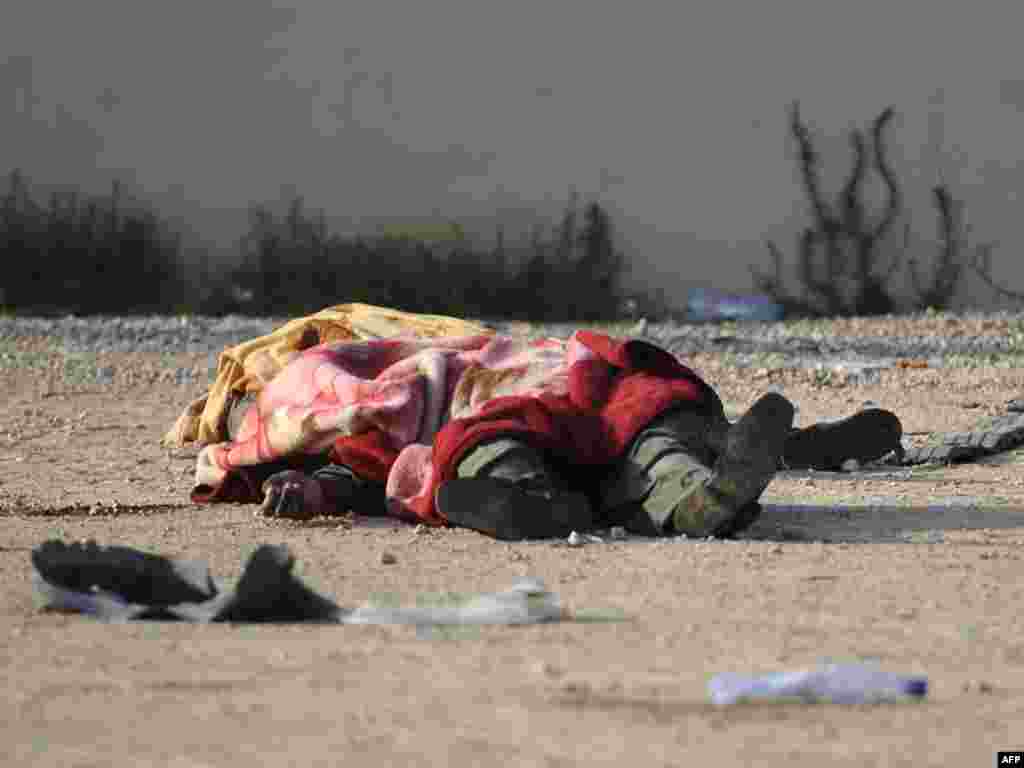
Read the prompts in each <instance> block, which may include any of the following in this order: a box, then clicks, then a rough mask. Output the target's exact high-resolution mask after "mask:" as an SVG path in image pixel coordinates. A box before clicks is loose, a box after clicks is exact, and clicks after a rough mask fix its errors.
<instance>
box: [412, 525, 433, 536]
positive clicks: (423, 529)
mask: <svg viewBox="0 0 1024 768" xmlns="http://www.w3.org/2000/svg"><path fill="white" fill-rule="evenodd" d="M412 532H413V534H414V535H416V536H425V535H426V534H427V533H429V531H428V530H427V526H425V525H424V524H423V523H420V524H419V525H417V526H416V527H415V528H413V529H412Z"/></svg>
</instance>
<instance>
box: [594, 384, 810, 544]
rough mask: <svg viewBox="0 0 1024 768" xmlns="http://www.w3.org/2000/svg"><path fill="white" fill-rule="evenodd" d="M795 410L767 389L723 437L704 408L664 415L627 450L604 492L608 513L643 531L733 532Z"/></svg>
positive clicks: (743, 523)
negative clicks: (766, 392) (766, 393)
mask: <svg viewBox="0 0 1024 768" xmlns="http://www.w3.org/2000/svg"><path fill="white" fill-rule="evenodd" d="M793 413H794V409H793V406H792V404H791V403H790V402H789V401H788V400H786V399H785V398H784V397H782V396H781V395H776V394H769V395H765V396H764V397H762V398H761V399H760V400H759V401H758V402H757V403H755V404H754V406H753V407H752V408H751V409H750V411H748V412H747V413H746V414H745V415H744V416H743V418H741V419H740V420H739V421H738V422H737V423H736V424H733V425H732V426H731V427H729V428H728V431H727V432H725V434H724V437H721V436H719V435H718V434H717V433H718V432H719V428H720V427H721V424H720V420H719V419H718V418H716V417H715V414H712V413H709V412H708V411H707V410H706V409H703V410H702V409H695V408H686V409H680V410H676V411H672V412H670V413H668V414H665V415H664V416H662V417H660V418H659V419H657V420H655V422H653V423H652V424H651V425H650V426H649V427H648V428H646V429H644V430H643V431H642V432H641V433H640V434H639V435H638V436H637V437H636V438H635V439H634V441H633V443H632V445H631V446H630V448H629V449H628V450H627V453H626V456H625V457H624V459H623V461H622V463H621V465H620V468H619V472H618V473H617V474H616V475H614V476H613V478H612V481H611V482H610V483H609V485H608V486H607V487H606V490H605V504H606V509H607V513H606V516H607V517H608V518H609V519H610V520H611V521H612V522H618V523H620V524H623V525H625V526H626V528H627V529H628V530H630V531H632V532H633V533H638V534H642V535H666V534H683V533H684V534H686V535H688V536H695V537H703V536H711V535H714V536H728V535H733V534H734V533H737V532H738V531H740V530H742V529H743V528H745V527H747V526H749V525H750V524H751V523H752V522H753V521H754V520H755V519H756V517H757V515H758V513H759V512H760V507H759V506H758V504H757V499H758V497H759V496H760V495H761V493H763V492H764V489H765V488H766V487H767V486H768V483H769V482H771V480H772V477H774V475H775V471H776V468H777V467H778V464H779V459H780V456H781V455H782V450H783V445H784V443H785V439H786V436H787V435H788V434H789V431H790V428H791V426H792V423H793ZM719 437H721V440H720V442H721V443H722V445H721V448H720V451H719V450H717V448H718V446H717V445H715V444H716V443H717V442H719V440H718V439H717V438H719Z"/></svg>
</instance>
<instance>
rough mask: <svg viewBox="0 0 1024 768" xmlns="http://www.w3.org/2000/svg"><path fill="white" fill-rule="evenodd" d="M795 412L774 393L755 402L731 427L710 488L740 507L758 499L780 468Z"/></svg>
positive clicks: (787, 401)
mask: <svg viewBox="0 0 1024 768" xmlns="http://www.w3.org/2000/svg"><path fill="white" fill-rule="evenodd" d="M794 415H795V409H794V408H793V404H792V403H791V402H789V400H787V399H786V398H784V397H783V396H782V395H779V394H776V393H774V392H773V393H769V394H767V395H764V396H763V397H761V398H760V399H759V400H758V401H757V402H756V403H754V405H752V406H751V408H750V410H749V411H747V412H746V413H745V414H744V415H743V417H742V418H741V419H740V420H739V421H738V422H736V423H735V424H734V425H733V426H732V428H731V429H730V430H729V434H728V436H727V438H726V445H725V451H724V452H723V453H722V455H721V456H720V457H719V458H718V461H716V462H715V467H714V475H713V479H712V481H711V487H712V488H714V489H716V490H718V491H719V492H721V493H725V494H726V495H728V496H731V497H732V498H733V500H734V501H735V503H737V504H739V505H740V506H745V505H746V504H748V503H749V502H751V501H755V500H756V499H757V497H758V496H760V495H761V493H762V492H763V490H764V487H765V486H767V485H768V483H769V482H771V479H772V477H773V476H774V475H775V473H776V471H777V470H778V467H779V461H780V459H781V458H782V454H783V449H784V446H785V442H786V438H787V437H788V436H789V434H790V430H791V429H792V426H793V417H794Z"/></svg>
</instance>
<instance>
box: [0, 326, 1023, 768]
mask: <svg viewBox="0 0 1024 768" xmlns="http://www.w3.org/2000/svg"><path fill="white" fill-rule="evenodd" d="M23 346H24V348H25V350H28V348H29V347H32V348H33V349H32V350H31V351H35V352H39V353H41V354H43V355H44V356H45V354H46V349H45V345H42V346H38V345H33V344H28V343H27V342H26V344H25V345H23ZM37 347H38V348H37ZM23 351H24V350H23ZM692 362H694V363H695V364H696V366H697V367H698V368H700V369H701V370H702V371H703V372H704V373H705V375H706V376H707V377H708V379H709V380H710V381H711V382H712V383H713V384H714V385H715V386H716V387H718V388H719V390H720V392H721V393H722V396H723V399H724V400H725V401H726V403H727V405H728V406H729V408H730V409H731V410H733V411H734V412H736V413H738V412H741V411H742V410H743V409H744V408H745V407H747V406H748V405H749V404H750V403H752V402H753V400H754V399H755V398H756V397H757V396H758V395H759V394H761V393H762V392H764V391H765V390H767V389H768V388H770V387H776V388H780V389H781V390H782V391H783V392H784V393H785V394H786V395H788V396H789V397H790V398H791V399H793V400H794V401H795V402H796V403H798V405H799V406H800V421H801V423H803V424H807V423H810V422H812V421H814V420H817V419H821V418H837V417H840V416H843V415H846V414H847V413H849V412H852V411H853V410H855V409H856V408H857V407H859V406H860V405H861V404H862V403H863V402H864V401H867V400H873V401H875V402H878V403H880V404H881V405H883V406H885V407H889V408H891V409H893V410H895V411H896V412H897V413H898V414H899V415H900V416H901V418H902V419H903V423H904V427H905V429H906V431H907V432H909V433H912V435H913V437H914V439H924V435H925V434H926V433H928V432H930V431H933V430H956V429H966V428H970V427H972V426H974V425H976V424H977V423H978V422H979V421H980V420H981V419H983V418H984V417H986V416H993V415H997V414H998V413H1001V412H1002V411H1003V406H1004V404H1005V402H1006V401H1007V400H1009V399H1010V398H1013V397H1016V396H1020V395H1021V394H1022V393H1024V369H1019V368H961V369H956V370H953V371H945V372H943V371H936V370H930V369H927V368H926V369H913V368H908V369H900V370H895V369H894V370H892V371H886V372H883V374H882V378H881V380H880V381H879V382H877V383H875V384H871V385H857V384H854V383H849V382H844V381H843V380H841V378H839V377H836V378H834V379H833V380H832V381H831V382H829V383H826V384H822V382H821V381H820V379H818V380H815V377H814V376H813V375H811V374H809V373H807V372H806V371H800V370H781V369H771V368H764V369H756V370H745V371H740V370H736V369H732V368H728V367H722V366H719V365H716V362H715V360H714V359H713V358H710V357H705V356H699V357H698V358H697V359H695V360H694V361H692ZM100 363H109V364H111V365H114V366H115V369H116V370H117V372H118V374H117V376H116V378H115V380H114V381H113V382H112V383H110V384H108V385H105V386H103V387H102V388H101V387H98V386H97V385H95V384H90V383H88V382H84V383H83V382H76V381H74V380H73V378H74V377H73V376H69V375H67V374H66V371H65V373H64V374H61V373H55V372H54V371H56V370H57V369H51V370H50V371H49V372H47V371H45V370H40V369H31V370H28V369H23V368H15V369H10V368H8V369H6V370H3V371H0V387H2V389H3V391H4V397H3V398H2V400H0V579H2V580H3V582H4V583H6V584H7V585H8V588H7V589H5V590H4V592H3V595H2V597H0V611H2V613H3V616H4V622H3V625H4V626H3V629H0V633H2V634H0V636H2V638H3V639H2V641H0V654H2V662H0V663H2V667H0V668H2V676H3V682H2V697H0V733H2V738H0V764H4V765H18V766H30V765H31V766H35V765H39V766H44V765H45V766H51V765H52V766H73V765H75V766H148V765H153V766H181V767H182V768H184V767H185V766H251V765H274V766H276V765H297V766H300V765H301V766H309V765H335V764H347V765H450V766H463V765H530V766H533V765H536V766H562V765H577V764H578V765H592V764H600V763H609V764H627V763H628V764H631V765H636V766H640V765H689V766H695V765H756V766H782V765H787V766H820V765H824V764H834V765H850V766H853V765H856V766H875V765H878V766H883V765H885V766H887V765H908V766H909V765H914V766H926V765H927V766H953V765H956V766H961V765H962V766H970V765H978V766H983V765H992V764H993V762H994V760H995V753H996V750H998V749H1009V748H1018V749H1020V748H1024V618H1022V617H1024V610H1022V609H1024V578H1022V577H1024V563H1022V561H1021V551H1022V550H1021V544H1022V542H1024V471H1022V470H1024V452H1021V453H1018V452H1013V453H1007V454H1002V455H1000V456H998V457H995V458H993V459H990V460H987V461H985V462H982V463H976V464H970V465H960V466H954V467H948V468H941V467H940V468H935V467H922V468H918V469H915V470H914V471H913V472H912V473H906V472H904V473H902V474H901V473H893V472H892V471H891V470H890V471H878V470H876V471H872V472H860V473H853V474H846V475H839V474H831V473H807V472H802V473H785V474H782V475H780V476H779V477H778V478H777V479H776V480H775V481H774V482H773V483H772V485H771V487H770V488H769V490H768V493H767V496H766V501H767V502H768V505H767V508H766V512H765V515H764V517H763V518H762V520H761V521H759V523H758V524H757V525H756V527H755V528H753V529H752V530H751V531H750V532H749V534H748V536H747V537H746V538H745V539H744V540H741V541H708V542H695V541H688V542H679V541H664V542H656V543H654V542H649V541H633V542H629V541H627V542H613V543H606V544H594V545H588V546H586V547H583V548H579V549H570V548H567V547H565V546H560V545H558V544H555V543H549V542H544V543H523V544H505V543H497V542H494V541H491V540H488V539H485V538H483V537H481V536H479V535H476V534H472V533H468V532H462V531H448V530H445V531H431V532H428V533H419V534H417V533H416V532H414V531H413V530H412V529H411V528H408V527H401V526H380V525H376V526H371V525H367V524H360V523H358V522H357V523H356V524H353V523H352V521H349V520H338V519H335V520H327V521H314V522H313V523H307V524H295V523H287V522H267V521H262V520H258V519H255V518H254V517H253V511H254V507H251V506H244V505H227V506H219V507H209V508H200V507H196V506H193V505H191V504H189V503H188V500H187V499H188V489H189V487H190V480H191V473H192V468H193V456H194V454H193V453H192V452H188V451H183V452H171V453H169V452H167V451H165V450H163V449H161V448H160V447H159V438H160V436H161V435H162V433H163V431H164V430H165V429H166V427H167V426H168V425H169V424H170V423H171V422H172V421H173V419H174V417H175V416H176V415H177V413H178V412H179V410H180V408H181V407H182V406H183V405H184V404H185V403H186V402H187V401H188V400H189V399H190V398H191V397H192V396H194V395H195V394H197V392H198V387H197V386H179V385H176V384H174V383H173V382H168V381H164V380H162V379H161V372H162V371H164V370H168V369H173V368H175V367H178V366H191V365H195V366H197V367H199V366H203V365H205V358H204V359H203V360H200V359H199V358H190V357H187V356H184V355H181V356H168V355H163V356H160V357H157V356H149V357H147V356H142V355H138V356H123V355H122V356H118V357H116V358H110V359H104V360H101V361H100ZM55 536H56V537H63V538H66V539H72V540H74V539H85V538H94V539H96V540H98V541H100V542H102V543H122V544H128V545H132V546H136V547H140V548H144V549H150V550H154V551H159V552H162V553H167V554H183V555H187V556H191V557H196V558H201V559H204V560H206V561H208V562H209V563H210V566H211V568H212V570H213V572H214V574H215V575H217V576H218V577H220V578H221V579H223V580H225V581H230V580H231V579H233V578H234V577H235V576H236V575H237V573H238V571H239V569H240V566H241V564H242V561H243V559H244V558H245V557H246V556H247V554H248V553H249V552H251V550H252V549H253V548H254V547H255V546H256V545H257V544H259V543H262V542H284V543H287V544H288V545H289V546H290V547H291V548H292V549H293V551H294V552H295V554H296V556H297V558H298V561H299V569H298V570H299V573H300V574H301V575H302V577H303V578H304V579H305V580H306V581H307V582H308V583H310V584H311V585H313V586H314V587H315V588H317V589H318V590H320V591H322V592H323V593H325V594H328V595H331V596H333V597H334V598H335V599H337V601H338V602H339V603H341V604H343V605H345V604H349V605H354V604H359V603H362V602H364V601H366V600H367V599H369V598H371V597H372V596H377V597H378V598H379V597H381V596H382V595H389V596H391V598H392V599H401V600H402V601H404V602H407V603H415V602H416V601H417V600H418V599H420V600H422V599H430V597H431V596H436V595H438V594H440V593H446V592H461V593H471V592H476V591H481V590H490V589H500V588H503V587H506V586H508V585H510V584H511V583H512V582H513V581H514V580H515V579H516V578H518V577H520V576H522V575H532V576H538V577H540V578H543V579H544V580H545V581H546V582H547V584H548V585H549V587H550V588H551V589H553V590H555V591H557V592H558V593H559V594H560V595H561V598H562V600H563V602H564V603H566V604H567V605H568V606H569V607H571V608H573V609H579V610H582V611H588V612H592V613H593V612H597V613H600V614H602V615H605V616H608V617H615V616H619V617H621V620H618V621H605V622H588V623H562V624H555V625H545V626H534V627H525V628H522V627H521V628H508V627H487V628H471V629H464V630H462V631H459V632H454V631H452V632H441V633H434V634H433V635H429V636H425V635H424V634H423V633H417V632H416V630H415V629H412V628H408V627H323V626H315V627H314V626H267V627H264V626H235V627H232V626H222V625H217V626H196V625H173V624H157V623H139V624H130V625H104V624H101V623H98V622H95V621H92V620H89V619H86V618H82V617H79V616H68V615H58V614H51V613H42V612H40V611H38V610H37V607H36V606H35V605H34V603H33V596H32V591H31V588H30V566H29V552H30V550H31V549H32V547H34V546H35V545H37V544H39V543H40V542H42V541H43V540H45V539H47V538H50V537H55ZM385 552H387V553H391V554H392V555H394V559H395V560H396V562H394V563H393V564H382V562H381V555H382V553H385ZM855 658H873V659H878V660H880V661H881V662H882V663H883V664H884V665H885V666H886V667H887V668H891V669H893V670H895V671H905V672H908V673H920V674H925V675H927V676H928V678H929V680H930V682H931V691H930V694H929V696H928V698H927V699H926V700H925V701H924V702H923V703H919V704H898V705H885V706H874V707H870V706H863V707H840V706H830V705H795V704H785V705H745V706H739V707H734V708H725V709H716V708H714V707H712V706H711V705H710V704H709V703H708V700H707V694H706V690H705V686H706V683H707V680H708V678H709V677H710V676H711V675H713V674H715V673H717V672H722V671H730V670H731V671H747V672H768V671H773V670H778V669H790V668H799V667H802V666H806V665H811V664H815V663H817V662H819V661H821V660H824V659H836V660H849V659H855Z"/></svg>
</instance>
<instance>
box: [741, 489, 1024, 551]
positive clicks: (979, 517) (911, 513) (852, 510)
mask: <svg viewBox="0 0 1024 768" xmlns="http://www.w3.org/2000/svg"><path fill="white" fill-rule="evenodd" d="M1010 528H1020V529H1024V508H1014V507H1008V506H1000V505H992V504H991V503H989V504H988V505H984V504H979V503H977V502H975V501H972V500H970V499H962V500H957V502H955V503H944V504H928V505H915V506H910V505H907V504H903V505H900V504H898V503H889V504H886V503H879V504H864V505H852V504H850V505H847V504H835V505H820V504H806V505H805V504H787V503H778V504H764V506H763V511H762V513H761V517H760V519H759V520H758V521H757V522H756V523H755V524H754V525H753V526H751V528H749V529H748V530H747V531H746V532H745V533H744V535H743V538H745V539H753V540H759V541H823V542H833V543H838V542H850V543H862V544H868V543H882V542H904V543H906V542H910V543H921V544H932V543H935V544H937V543H940V542H942V541H943V538H944V532H947V531H971V530H982V529H990V530H991V529H1010Z"/></svg>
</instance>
